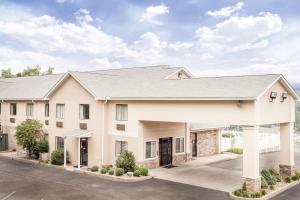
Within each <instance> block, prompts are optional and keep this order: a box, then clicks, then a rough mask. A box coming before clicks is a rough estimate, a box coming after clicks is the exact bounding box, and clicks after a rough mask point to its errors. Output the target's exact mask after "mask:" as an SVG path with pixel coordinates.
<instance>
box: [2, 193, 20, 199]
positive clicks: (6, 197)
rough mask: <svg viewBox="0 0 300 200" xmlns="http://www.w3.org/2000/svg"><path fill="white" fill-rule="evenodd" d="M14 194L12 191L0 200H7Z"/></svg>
mask: <svg viewBox="0 0 300 200" xmlns="http://www.w3.org/2000/svg"><path fill="white" fill-rule="evenodd" d="M15 193H16V191H13V192H12V193H10V194H9V195H7V196H5V197H3V198H2V199H1V200H6V199H8V198H9V197H11V196H12V195H14V194H15Z"/></svg>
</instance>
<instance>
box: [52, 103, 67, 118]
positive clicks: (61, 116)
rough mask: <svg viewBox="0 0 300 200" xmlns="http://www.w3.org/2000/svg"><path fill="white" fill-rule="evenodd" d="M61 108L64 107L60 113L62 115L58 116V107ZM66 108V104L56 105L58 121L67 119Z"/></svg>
mask: <svg viewBox="0 0 300 200" xmlns="http://www.w3.org/2000/svg"><path fill="white" fill-rule="evenodd" d="M59 106H62V108H63V109H60V111H62V112H61V113H60V115H58V107H59ZM65 108H66V106H65V104H64V103H57V104H56V113H55V114H56V115H55V116H56V119H64V118H65Z"/></svg>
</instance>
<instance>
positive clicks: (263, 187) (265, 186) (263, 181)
mask: <svg viewBox="0 0 300 200" xmlns="http://www.w3.org/2000/svg"><path fill="white" fill-rule="evenodd" d="M267 188H268V183H267V181H266V179H265V178H264V177H263V176H262V177H261V189H267Z"/></svg>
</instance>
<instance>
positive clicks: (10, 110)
mask: <svg viewBox="0 0 300 200" xmlns="http://www.w3.org/2000/svg"><path fill="white" fill-rule="evenodd" d="M13 105H15V109H13V110H12V106H13ZM14 111H15V112H14ZM9 115H10V116H16V115H17V103H10V104H9Z"/></svg>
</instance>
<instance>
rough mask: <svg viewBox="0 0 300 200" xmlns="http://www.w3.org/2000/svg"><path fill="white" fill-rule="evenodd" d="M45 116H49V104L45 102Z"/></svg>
mask: <svg viewBox="0 0 300 200" xmlns="http://www.w3.org/2000/svg"><path fill="white" fill-rule="evenodd" d="M45 117H49V104H48V103H46V104H45Z"/></svg>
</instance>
